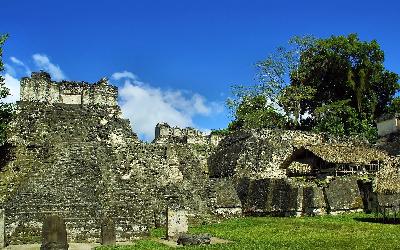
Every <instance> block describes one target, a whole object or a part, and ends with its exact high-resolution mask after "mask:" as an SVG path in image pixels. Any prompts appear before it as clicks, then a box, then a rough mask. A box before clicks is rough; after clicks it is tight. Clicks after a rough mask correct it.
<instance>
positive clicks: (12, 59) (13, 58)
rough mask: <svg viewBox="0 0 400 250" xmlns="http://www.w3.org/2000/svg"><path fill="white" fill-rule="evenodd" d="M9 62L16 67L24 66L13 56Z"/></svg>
mask: <svg viewBox="0 0 400 250" xmlns="http://www.w3.org/2000/svg"><path fill="white" fill-rule="evenodd" d="M10 60H11V62H13V63H15V64H17V65H20V66H25V64H24V63H23V62H22V61H20V60H18V59H17V58H16V57H14V56H12V57H10Z"/></svg>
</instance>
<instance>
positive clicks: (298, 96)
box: [228, 34, 400, 140]
mask: <svg viewBox="0 0 400 250" xmlns="http://www.w3.org/2000/svg"><path fill="white" fill-rule="evenodd" d="M383 63H384V52H383V51H382V50H381V48H380V46H379V44H378V42H377V41H375V40H373V41H370V42H366V41H361V40H360V39H359V37H358V36H357V35H356V34H350V35H348V36H332V37H329V38H326V39H316V38H314V37H310V36H307V37H294V38H292V39H291V40H290V41H289V46H287V47H281V48H278V49H277V51H276V52H275V53H273V54H271V55H269V56H268V57H267V58H266V59H265V60H264V61H261V62H259V63H258V64H257V67H258V69H259V76H260V77H259V79H260V81H259V84H258V85H256V86H252V87H250V88H243V87H236V89H235V91H236V93H235V98H233V99H232V100H229V103H228V104H229V105H228V106H229V107H230V108H231V109H232V111H233V114H234V118H235V120H234V121H233V123H238V122H239V120H240V119H239V118H240V117H243V114H241V113H243V111H242V106H243V105H245V103H248V102H249V100H250V99H255V100H256V99H257V98H258V96H263V98H265V99H266V100H267V101H266V102H265V103H269V104H270V103H273V104H276V105H272V106H271V105H265V107H264V109H269V114H270V115H272V116H271V117H273V118H274V119H275V118H276V117H281V118H282V117H283V118H282V119H283V120H284V121H285V122H282V119H280V120H279V122H278V123H276V124H275V127H280V128H285V129H302V130H315V131H322V132H328V133H331V134H334V135H338V136H349V135H350V136H359V135H361V136H364V137H366V138H368V139H370V140H373V139H374V137H376V126H375V120H376V119H377V118H378V117H379V116H381V115H382V114H384V113H387V112H399V111H400V110H399V108H400V105H399V103H400V101H399V100H398V99H397V98H395V93H396V92H397V91H398V90H399V83H398V80H399V76H398V75H397V74H396V73H394V72H390V71H388V70H387V69H386V68H385V67H384V64H383ZM271 107H272V110H271ZM273 107H278V108H275V109H273ZM260 109H262V108H260V107H258V108H257V111H256V110H251V109H249V110H248V112H254V113H257V112H259V110H260ZM277 114H279V115H277ZM265 116H266V114H265ZM246 117H249V118H251V117H253V115H251V114H246ZM255 117H257V119H258V120H260V119H261V118H260V117H261V116H257V115H256V116H255ZM266 119H268V118H266ZM247 120H248V119H247ZM247 120H243V119H242V120H241V123H242V126H241V127H244V128H246V127H248V126H247V125H246V121H247ZM250 120H251V119H250ZM269 120H273V119H269ZM247 123H248V124H250V123H253V124H254V122H253V121H247ZM258 124H260V125H262V126H263V127H266V126H265V124H264V122H258ZM239 127H240V126H239ZM267 127H271V126H267ZM272 127H274V126H272ZM233 128H235V127H233Z"/></svg>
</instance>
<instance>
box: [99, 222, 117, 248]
mask: <svg viewBox="0 0 400 250" xmlns="http://www.w3.org/2000/svg"><path fill="white" fill-rule="evenodd" d="M115 242H116V236H115V223H114V221H113V220H112V219H110V218H105V219H104V220H103V222H102V223H101V244H102V245H115Z"/></svg>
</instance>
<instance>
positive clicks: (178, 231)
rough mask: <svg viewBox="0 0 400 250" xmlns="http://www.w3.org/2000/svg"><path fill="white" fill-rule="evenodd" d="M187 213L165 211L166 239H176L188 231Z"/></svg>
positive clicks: (182, 211)
mask: <svg viewBox="0 0 400 250" xmlns="http://www.w3.org/2000/svg"><path fill="white" fill-rule="evenodd" d="M188 228H189V227H188V219H187V212H186V210H183V209H174V208H170V207H169V208H168V209H167V239H168V240H171V239H177V238H179V237H180V236H181V235H183V234H185V233H187V231H188Z"/></svg>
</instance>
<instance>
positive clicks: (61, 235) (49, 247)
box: [40, 215, 68, 250]
mask: <svg viewBox="0 0 400 250" xmlns="http://www.w3.org/2000/svg"><path fill="white" fill-rule="evenodd" d="M67 249H68V242H67V229H66V227H65V222H64V220H63V219H62V218H61V217H59V216H57V215H51V216H49V217H47V218H46V219H45V220H44V223H43V228H42V245H41V247H40V250H67Z"/></svg>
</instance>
